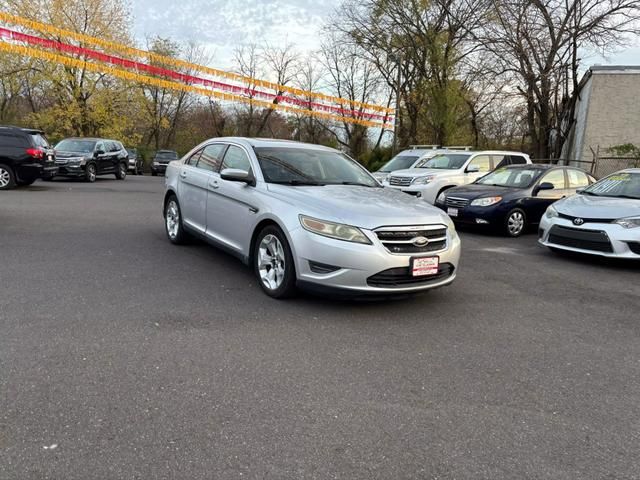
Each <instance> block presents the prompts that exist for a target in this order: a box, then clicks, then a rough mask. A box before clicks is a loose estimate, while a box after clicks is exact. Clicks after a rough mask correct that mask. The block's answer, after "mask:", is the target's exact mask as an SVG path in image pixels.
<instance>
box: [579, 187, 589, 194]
mask: <svg viewBox="0 0 640 480" xmlns="http://www.w3.org/2000/svg"><path fill="white" fill-rule="evenodd" d="M585 188H587V187H580V188H576V193H582V192H584V189H585Z"/></svg>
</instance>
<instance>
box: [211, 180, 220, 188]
mask: <svg viewBox="0 0 640 480" xmlns="http://www.w3.org/2000/svg"><path fill="white" fill-rule="evenodd" d="M209 186H210V187H211V188H218V187H219V186H220V185H219V184H218V181H217V180H211V181H210V182H209Z"/></svg>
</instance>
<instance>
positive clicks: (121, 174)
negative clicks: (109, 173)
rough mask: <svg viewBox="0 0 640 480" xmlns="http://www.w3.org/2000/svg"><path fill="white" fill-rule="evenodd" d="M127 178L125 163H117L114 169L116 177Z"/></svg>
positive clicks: (119, 178)
mask: <svg viewBox="0 0 640 480" xmlns="http://www.w3.org/2000/svg"><path fill="white" fill-rule="evenodd" d="M125 178H127V165H126V164H125V163H121V164H120V165H118V170H117V171H116V179H118V180H124V179H125Z"/></svg>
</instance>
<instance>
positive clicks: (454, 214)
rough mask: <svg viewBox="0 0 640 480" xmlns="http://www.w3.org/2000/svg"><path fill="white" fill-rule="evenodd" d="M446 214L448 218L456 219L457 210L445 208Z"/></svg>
mask: <svg viewBox="0 0 640 480" xmlns="http://www.w3.org/2000/svg"><path fill="white" fill-rule="evenodd" d="M447 214H448V215H449V216H450V217H457V216H458V209H457V208H447Z"/></svg>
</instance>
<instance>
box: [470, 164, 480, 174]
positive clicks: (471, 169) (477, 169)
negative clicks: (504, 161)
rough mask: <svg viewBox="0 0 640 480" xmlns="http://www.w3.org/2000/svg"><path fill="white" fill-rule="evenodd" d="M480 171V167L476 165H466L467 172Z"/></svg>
mask: <svg viewBox="0 0 640 480" xmlns="http://www.w3.org/2000/svg"><path fill="white" fill-rule="evenodd" d="M479 171H480V167H479V166H478V165H469V166H468V167H467V173H478V172H479Z"/></svg>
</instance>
